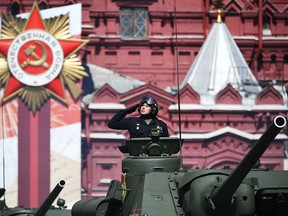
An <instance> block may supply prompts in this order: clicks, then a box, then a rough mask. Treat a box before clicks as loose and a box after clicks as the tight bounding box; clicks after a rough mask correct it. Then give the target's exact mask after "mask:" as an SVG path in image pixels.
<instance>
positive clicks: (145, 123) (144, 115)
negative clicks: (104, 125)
mask: <svg viewBox="0 0 288 216" xmlns="http://www.w3.org/2000/svg"><path fill="white" fill-rule="evenodd" d="M136 110H138V112H139V114H140V116H139V117H128V118H125V116H126V115H127V114H130V113H133V112H135V111H136ZM157 113H158V104H157V102H156V101H155V100H154V99H153V98H151V97H147V96H146V97H143V98H142V99H141V100H140V103H139V104H136V105H134V106H132V107H129V108H127V109H125V110H121V111H120V112H118V113H117V114H116V115H114V116H113V118H112V119H111V120H110V121H109V123H108V127H109V128H111V129H117V130H128V131H129V133H130V138H140V137H151V136H159V137H168V136H169V135H168V129H167V125H166V123H165V122H164V121H162V120H160V119H158V118H157V117H156V116H157Z"/></svg>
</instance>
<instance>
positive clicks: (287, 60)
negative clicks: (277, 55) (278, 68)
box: [284, 55, 288, 64]
mask: <svg viewBox="0 0 288 216" xmlns="http://www.w3.org/2000/svg"><path fill="white" fill-rule="evenodd" d="M284 64H288V55H284Z"/></svg>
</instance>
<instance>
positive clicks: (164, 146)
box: [0, 116, 288, 216]
mask: <svg viewBox="0 0 288 216" xmlns="http://www.w3.org/2000/svg"><path fill="white" fill-rule="evenodd" d="M285 125H286V118H284V117H283V116H277V117H276V118H275V119H274V121H273V122H272V124H271V125H270V126H269V127H268V129H267V130H266V131H265V132H264V134H263V135H262V136H261V137H260V139H259V140H258V141H257V142H256V143H255V145H254V146H253V147H252V148H251V150H250V151H249V152H248V154H247V155H246V156H245V157H244V159H243V160H242V161H241V162H240V164H239V165H238V166H237V167H236V169H230V168H223V169H221V170H215V169H194V170H185V169H183V168H182V159H181V154H180V156H179V155H175V154H176V153H178V152H179V150H180V149H181V145H182V143H183V142H182V140H181V139H179V138H163V137H151V138H144V139H139V138H135V139H131V140H127V141H126V146H124V147H123V146H122V147H121V148H120V150H121V151H122V152H127V153H128V154H129V155H128V156H127V157H126V158H125V159H124V160H123V161H122V172H123V173H122V181H118V180H113V181H111V183H110V187H109V190H108V192H107V195H106V197H105V198H104V199H91V200H80V201H78V202H76V203H75V204H74V205H73V207H72V210H71V211H70V210H65V209H61V207H59V208H55V207H54V208H51V207H50V206H51V204H52V202H53V201H54V199H55V198H56V197H57V195H58V194H59V193H60V191H61V189H62V187H63V184H64V185H65V181H64V180H63V181H61V182H60V183H59V185H56V187H55V189H54V190H53V191H52V192H51V194H50V195H49V196H48V198H47V200H46V201H45V202H44V203H43V205H42V206H41V207H40V208H39V209H25V208H8V207H7V206H5V203H0V204H1V205H0V215H1V216H2V215H3V216H14V215H21V216H22V215H23V216H24V215H29V216H32V215H36V216H44V215H47V216H50V215H51V216H52V215H53V216H58V215H59V216H66V215H72V216H132V215H133V216H184V215H185V216H287V215H288V171H271V170H268V169H263V168H259V166H257V164H259V159H260V157H261V156H262V154H263V153H264V152H265V150H266V149H267V148H268V146H269V145H270V143H271V142H272V141H273V140H274V139H275V137H276V136H277V134H278V133H279V132H280V131H281V129H282V128H284V127H285Z"/></svg>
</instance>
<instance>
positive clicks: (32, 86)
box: [0, 2, 88, 113]
mask: <svg viewBox="0 0 288 216" xmlns="http://www.w3.org/2000/svg"><path fill="white" fill-rule="evenodd" d="M87 42H88V41H87V40H81V39H72V38H71V36H70V32H69V15H68V14H66V15H61V16H58V17H54V18H50V19H45V20H42V18H41V14H40V12H39V8H38V6H37V2H35V3H34V5H33V8H32V10H31V13H30V16H29V18H28V19H22V18H15V17H13V16H12V15H9V14H6V15H4V16H3V17H2V33H1V35H0V84H1V85H5V91H4V96H3V100H2V103H6V102H8V101H10V100H11V99H12V98H14V97H15V96H19V97H20V98H21V100H22V101H23V102H24V103H25V104H26V105H27V106H28V108H29V109H30V110H31V111H32V112H33V113H35V112H36V111H37V110H39V109H40V108H41V106H42V105H43V104H44V103H45V102H46V101H47V100H48V99H49V98H50V97H51V96H53V97H54V98H56V99H58V100H60V101H61V102H63V103H65V104H66V97H65V89H64V87H67V89H68V90H69V91H70V93H71V95H72V97H73V98H74V99H77V98H78V97H79V96H80V95H81V92H82V91H81V89H79V88H78V86H77V84H76V83H77V82H78V81H79V80H81V79H82V78H83V77H84V76H87V73H86V72H85V71H84V68H83V67H82V65H81V62H80V61H79V59H78V58H77V56H76V54H75V53H76V52H77V51H78V50H79V49H80V48H82V47H83V46H84V45H85V44H86V43H87Z"/></svg>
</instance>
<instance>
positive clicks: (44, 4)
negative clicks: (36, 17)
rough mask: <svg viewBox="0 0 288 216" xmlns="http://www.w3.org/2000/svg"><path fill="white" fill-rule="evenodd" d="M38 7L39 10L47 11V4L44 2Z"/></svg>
mask: <svg viewBox="0 0 288 216" xmlns="http://www.w3.org/2000/svg"><path fill="white" fill-rule="evenodd" d="M38 7H39V10H45V9H47V4H46V3H45V2H41V3H40V4H39V5H38Z"/></svg>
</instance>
